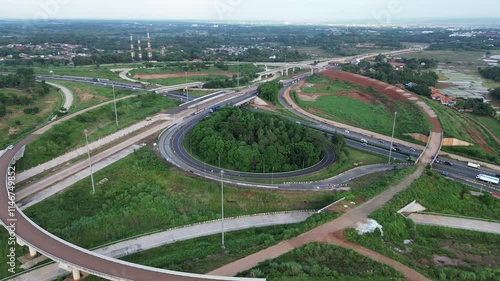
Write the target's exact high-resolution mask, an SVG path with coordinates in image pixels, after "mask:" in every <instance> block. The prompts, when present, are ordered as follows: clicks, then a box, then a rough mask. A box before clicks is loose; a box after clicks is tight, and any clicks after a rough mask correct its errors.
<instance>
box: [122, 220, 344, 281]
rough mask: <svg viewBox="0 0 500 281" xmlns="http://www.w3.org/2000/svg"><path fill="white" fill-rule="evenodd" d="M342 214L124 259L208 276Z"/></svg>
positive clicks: (205, 239) (183, 243)
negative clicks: (222, 244)
mask: <svg viewBox="0 0 500 281" xmlns="http://www.w3.org/2000/svg"><path fill="white" fill-rule="evenodd" d="M338 215H339V214H338V213H325V214H320V215H314V216H312V217H310V218H308V219H307V220H306V221H304V222H302V223H298V224H291V225H277V226H271V227H263V228H250V229H247V230H242V231H235V232H227V233H226V234H225V239H224V242H225V243H224V246H225V248H224V249H222V248H221V236H220V234H219V235H212V236H207V237H201V238H197V239H191V240H188V241H181V242H177V243H175V244H170V245H165V246H162V247H158V248H155V249H151V250H147V251H144V252H140V253H136V254H133V255H130V256H126V257H124V258H122V259H123V260H125V261H129V262H133V263H137V264H141V265H146V266H152V267H155V268H162V269H168V270H176V271H182V272H191V273H199V274H205V273H207V272H210V271H212V270H215V269H217V268H219V267H221V266H224V265H226V264H228V263H231V262H233V261H236V260H238V259H241V258H244V257H246V256H248V255H251V254H254V253H256V252H258V251H260V250H263V249H266V248H268V247H270V246H273V245H276V244H278V243H279V242H281V241H284V240H287V239H290V238H293V237H295V236H298V235H300V234H302V233H304V232H307V231H309V230H311V229H313V228H315V227H318V226H320V225H322V224H324V223H326V222H329V221H331V220H332V219H334V218H336V217H337V216H338Z"/></svg>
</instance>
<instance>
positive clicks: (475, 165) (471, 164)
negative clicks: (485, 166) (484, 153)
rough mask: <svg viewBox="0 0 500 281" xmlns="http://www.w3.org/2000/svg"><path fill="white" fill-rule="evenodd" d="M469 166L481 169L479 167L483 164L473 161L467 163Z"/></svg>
mask: <svg viewBox="0 0 500 281" xmlns="http://www.w3.org/2000/svg"><path fill="white" fill-rule="evenodd" d="M467 166H469V167H471V168H474V169H479V168H481V165H479V164H476V163H472V162H469V163H467Z"/></svg>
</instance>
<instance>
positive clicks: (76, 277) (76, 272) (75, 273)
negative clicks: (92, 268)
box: [72, 269, 82, 281]
mask: <svg viewBox="0 0 500 281" xmlns="http://www.w3.org/2000/svg"><path fill="white" fill-rule="evenodd" d="M72 271H73V280H75V281H78V280H80V279H81V278H82V276H81V274H80V270H78V269H73V270H72Z"/></svg>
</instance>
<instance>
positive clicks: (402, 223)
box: [346, 171, 500, 280]
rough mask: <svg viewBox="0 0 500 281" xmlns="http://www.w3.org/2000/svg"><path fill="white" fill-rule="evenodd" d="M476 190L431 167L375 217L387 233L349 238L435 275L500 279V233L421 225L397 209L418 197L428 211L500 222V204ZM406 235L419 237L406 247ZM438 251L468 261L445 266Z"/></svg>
mask: <svg viewBox="0 0 500 281" xmlns="http://www.w3.org/2000/svg"><path fill="white" fill-rule="evenodd" d="M470 190H473V189H471V188H470V187H467V186H465V185H463V184H461V183H458V182H454V181H450V180H447V179H445V178H443V177H441V176H440V175H438V174H436V173H433V172H431V171H427V172H426V173H425V174H424V175H423V176H422V177H421V178H420V179H418V180H417V181H415V182H414V183H413V184H412V185H411V186H410V187H409V188H408V189H407V190H405V191H403V192H402V193H400V194H398V195H396V197H394V199H393V200H391V201H390V202H389V203H388V204H386V205H385V206H384V207H383V208H382V209H380V210H378V211H376V212H375V213H373V214H372V215H370V217H371V218H373V219H375V220H377V221H378V222H379V223H380V224H381V225H382V226H383V231H384V235H383V236H381V235H380V232H378V231H376V232H375V233H374V234H368V235H364V236H359V235H357V234H356V233H355V231H354V230H349V231H347V232H346V236H347V237H348V238H349V240H352V241H354V242H356V243H358V244H361V245H362V246H364V247H368V248H370V249H372V250H375V251H377V252H379V253H381V254H383V255H386V256H389V257H391V258H393V259H396V260H398V261H400V262H402V263H404V264H407V265H409V266H411V267H416V268H417V269H419V270H420V271H422V272H424V273H425V274H426V275H428V276H429V277H432V278H433V279H437V280H497V279H494V278H492V277H493V276H496V274H499V273H500V270H499V268H500V267H498V264H500V259H499V258H498V257H499V256H500V255H499V254H500V252H499V248H498V246H497V245H498V243H500V239H499V237H498V235H493V234H485V233H476V232H470V231H464V230H453V229H447V228H438V227H427V226H415V224H414V223H413V221H411V220H409V219H405V218H404V217H403V216H401V215H400V214H398V213H397V212H396V211H397V210H399V209H400V208H402V207H404V206H405V205H406V204H408V203H410V202H412V201H413V200H416V201H417V202H418V203H420V204H422V205H423V206H424V207H426V208H427V211H428V212H436V213H441V214H449V215H462V216H469V217H477V218H487V219H494V220H499V219H500V202H499V201H498V200H491V199H493V198H491V195H489V194H487V195H485V196H484V197H475V196H472V195H471V194H470V193H469V191H470ZM406 239H410V240H413V243H411V244H409V245H405V244H404V243H403V241H404V240H406ZM471 245H473V246H472V247H471ZM463 253H465V254H473V255H475V254H478V255H482V256H483V257H482V258H481V260H489V264H496V265H497V266H496V269H495V267H494V266H493V268H483V267H482V265H481V264H478V262H477V260H476V261H474V260H473V259H468V258H464V255H463ZM434 255H437V256H445V257H449V258H452V259H456V258H459V259H461V260H462V261H463V262H465V265H463V266H458V267H451V266H442V267H440V266H439V265H438V264H436V263H434V262H433V258H434ZM465 257H467V255H465Z"/></svg>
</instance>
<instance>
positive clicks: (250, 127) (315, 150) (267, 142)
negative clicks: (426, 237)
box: [188, 108, 328, 173]
mask: <svg viewBox="0 0 500 281" xmlns="http://www.w3.org/2000/svg"><path fill="white" fill-rule="evenodd" d="M188 138H189V139H190V143H191V147H192V149H193V152H194V153H195V154H196V155H197V156H198V157H199V158H200V159H202V160H205V159H206V161H205V162H207V163H210V164H213V165H216V166H218V165H219V160H220V165H221V167H224V168H229V169H235V170H238V171H242V172H264V173H265V172H287V171H293V170H297V169H299V168H300V169H301V168H304V167H309V166H312V165H314V164H316V163H318V162H319V161H320V160H321V158H322V156H323V148H324V146H325V145H326V144H327V143H328V139H327V138H325V137H324V135H323V134H321V133H320V132H318V131H314V130H311V129H309V128H306V127H304V126H301V125H298V124H296V123H293V122H291V121H289V120H288V119H285V118H283V117H279V116H276V115H272V114H267V113H254V112H251V111H247V110H242V109H238V108H224V109H222V110H219V111H217V112H216V113H214V114H212V116H211V117H210V118H207V119H205V120H203V121H201V122H200V123H199V124H198V125H197V126H196V127H195V128H194V129H193V131H192V132H191V133H190V134H189V136H188Z"/></svg>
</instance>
